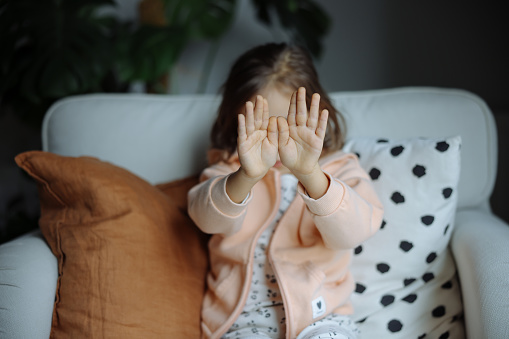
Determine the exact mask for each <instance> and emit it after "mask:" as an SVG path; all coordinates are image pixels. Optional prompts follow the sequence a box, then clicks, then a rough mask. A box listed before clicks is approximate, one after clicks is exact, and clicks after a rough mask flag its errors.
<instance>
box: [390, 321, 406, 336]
mask: <svg viewBox="0 0 509 339" xmlns="http://www.w3.org/2000/svg"><path fill="white" fill-rule="evenodd" d="M402 328H403V324H402V323H401V322H400V321H399V320H397V319H393V320H391V321H389V323H388V324H387V329H388V330H389V331H391V332H393V333H394V332H399V331H401V329H402Z"/></svg>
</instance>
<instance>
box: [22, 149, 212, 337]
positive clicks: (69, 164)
mask: <svg viewBox="0 0 509 339" xmlns="http://www.w3.org/2000/svg"><path fill="white" fill-rule="evenodd" d="M16 162H17V164H18V165H19V166H20V167H21V168H22V169H24V170H25V171H26V172H27V173H28V174H29V175H30V176H32V177H33V178H34V179H35V180H36V182H37V184H38V189H39V196H40V203H41V218H40V221H39V224H40V229H41V231H42V233H43V235H44V237H45V239H46V241H47V242H48V244H49V246H50V248H51V250H52V252H53V254H54V255H55V256H56V257H57V260H58V274H59V278H58V282H57V289H56V294H55V304H54V309H53V319H52V328H51V335H50V337H51V338H162V337H163V338H184V337H186V338H187V337H188V338H198V337H199V336H200V325H199V319H200V308H201V302H202V298H203V291H204V278H205V273H206V271H207V258H206V250H205V244H206V240H207V238H206V236H204V235H203V234H202V233H200V232H199V231H197V228H196V227H195V226H194V224H193V223H192V221H191V220H190V219H189V217H188V216H187V214H186V206H187V202H186V194H187V190H188V189H189V188H190V187H192V186H193V185H194V184H196V183H197V177H190V178H186V179H183V180H180V181H176V182H173V183H168V184H166V185H161V186H159V187H154V186H152V185H150V184H148V183H147V182H146V181H144V180H142V179H140V178H139V177H137V176H135V175H133V174H131V173H130V172H128V171H127V170H124V169H122V168H120V167H117V166H114V165H112V164H110V163H107V162H103V161H100V160H98V159H95V158H90V157H79V158H72V157H63V156H59V155H56V154H52V153H47V152H39V151H32V152H26V153H22V154H20V155H18V156H17V157H16Z"/></svg>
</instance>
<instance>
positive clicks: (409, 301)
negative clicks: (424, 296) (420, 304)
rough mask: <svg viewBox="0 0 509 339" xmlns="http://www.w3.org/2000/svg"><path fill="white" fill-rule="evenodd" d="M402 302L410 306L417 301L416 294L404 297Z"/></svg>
mask: <svg viewBox="0 0 509 339" xmlns="http://www.w3.org/2000/svg"><path fill="white" fill-rule="evenodd" d="M403 300H404V301H406V302H407V303H410V304H411V303H413V302H414V301H416V300H417V294H415V293H412V294H409V295H407V296H406V297H404V298H403Z"/></svg>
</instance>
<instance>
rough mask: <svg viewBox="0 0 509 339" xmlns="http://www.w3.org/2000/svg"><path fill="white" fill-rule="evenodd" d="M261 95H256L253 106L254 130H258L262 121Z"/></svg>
mask: <svg viewBox="0 0 509 339" xmlns="http://www.w3.org/2000/svg"><path fill="white" fill-rule="evenodd" d="M263 101H264V100H263V97H262V96H261V95H257V96H256V103H255V107H254V127H255V130H259V129H260V127H262V123H263Z"/></svg>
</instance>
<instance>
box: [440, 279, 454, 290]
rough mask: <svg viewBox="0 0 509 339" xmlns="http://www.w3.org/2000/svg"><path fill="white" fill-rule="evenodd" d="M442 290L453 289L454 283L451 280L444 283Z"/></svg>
mask: <svg viewBox="0 0 509 339" xmlns="http://www.w3.org/2000/svg"><path fill="white" fill-rule="evenodd" d="M442 288H443V289H446V290H448V289H451V288H452V281H450V280H449V281H447V282H445V283H443V285H442Z"/></svg>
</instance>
